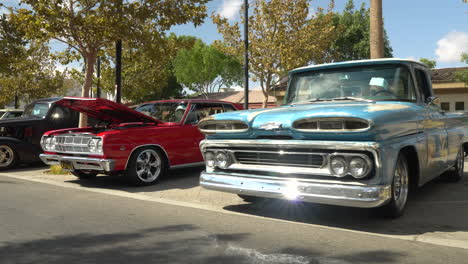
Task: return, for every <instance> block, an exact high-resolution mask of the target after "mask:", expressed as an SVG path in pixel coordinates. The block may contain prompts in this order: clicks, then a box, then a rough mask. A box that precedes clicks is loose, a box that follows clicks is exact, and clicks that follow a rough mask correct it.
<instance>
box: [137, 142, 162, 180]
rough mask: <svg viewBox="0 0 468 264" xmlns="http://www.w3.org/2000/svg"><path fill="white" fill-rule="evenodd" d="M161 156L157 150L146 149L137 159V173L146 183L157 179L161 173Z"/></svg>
mask: <svg viewBox="0 0 468 264" xmlns="http://www.w3.org/2000/svg"><path fill="white" fill-rule="evenodd" d="M161 166H162V162H161V157H160V156H159V154H158V153H157V151H156V150H153V149H146V150H144V151H142V152H141V153H140V154H139V155H138V157H137V159H136V166H135V170H136V174H137V176H138V178H139V179H140V180H141V181H143V182H146V183H150V182H153V181H155V180H156V179H157V178H158V177H159V175H160V174H161Z"/></svg>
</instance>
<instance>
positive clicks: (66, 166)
mask: <svg viewBox="0 0 468 264" xmlns="http://www.w3.org/2000/svg"><path fill="white" fill-rule="evenodd" d="M60 166H61V167H62V169H64V170H68V171H72V170H73V169H74V168H73V163H72V162H71V161H68V160H62V161H60Z"/></svg>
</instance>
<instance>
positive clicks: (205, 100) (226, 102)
mask: <svg viewBox="0 0 468 264" xmlns="http://www.w3.org/2000/svg"><path fill="white" fill-rule="evenodd" d="M176 102H184V103H223V104H233V105H234V104H236V103H232V102H228V101H221V100H209V99H170V100H157V101H150V102H144V103H141V104H140V105H142V104H148V103H176Z"/></svg>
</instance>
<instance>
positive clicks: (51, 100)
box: [32, 97, 63, 103]
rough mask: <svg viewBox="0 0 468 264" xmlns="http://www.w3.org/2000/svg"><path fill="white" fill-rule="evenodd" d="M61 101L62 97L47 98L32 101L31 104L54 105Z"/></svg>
mask: <svg viewBox="0 0 468 264" xmlns="http://www.w3.org/2000/svg"><path fill="white" fill-rule="evenodd" d="M61 99H63V97H49V98H41V99H38V100H35V101H33V102H32V103H39V102H40V103H55V102H57V101H58V100H61Z"/></svg>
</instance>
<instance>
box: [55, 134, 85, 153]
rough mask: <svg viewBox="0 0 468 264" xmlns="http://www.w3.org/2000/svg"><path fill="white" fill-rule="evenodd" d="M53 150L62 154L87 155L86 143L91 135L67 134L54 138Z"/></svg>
mask: <svg viewBox="0 0 468 264" xmlns="http://www.w3.org/2000/svg"><path fill="white" fill-rule="evenodd" d="M54 138H55V142H56V144H55V150H56V151H57V152H63V153H76V154H81V153H83V154H85V153H89V152H90V151H89V147H88V142H89V140H90V139H91V138H92V135H86V134H67V135H59V136H55V137H54Z"/></svg>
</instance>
